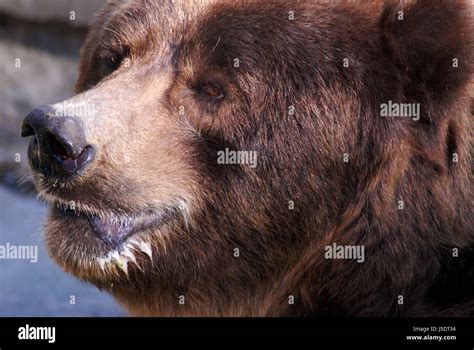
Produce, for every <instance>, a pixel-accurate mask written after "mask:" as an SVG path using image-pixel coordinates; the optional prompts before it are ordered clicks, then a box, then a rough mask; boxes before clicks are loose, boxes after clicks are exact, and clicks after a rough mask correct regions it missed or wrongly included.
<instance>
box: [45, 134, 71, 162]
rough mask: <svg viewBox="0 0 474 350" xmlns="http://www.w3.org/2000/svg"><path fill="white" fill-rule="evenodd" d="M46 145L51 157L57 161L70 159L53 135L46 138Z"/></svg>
mask: <svg viewBox="0 0 474 350" xmlns="http://www.w3.org/2000/svg"><path fill="white" fill-rule="evenodd" d="M46 143H47V145H48V147H49V150H50V152H51V153H52V155H53V156H55V157H56V158H57V159H58V160H59V161H61V162H62V161H65V160H68V159H71V158H72V157H71V156H70V154H69V153H68V151H67V150H66V148H65V147H64V145H63V144H62V143H61V142H60V141H59V140H58V139H57V138H56V137H55V136H54V135H53V134H49V135H48V136H47V139H46Z"/></svg>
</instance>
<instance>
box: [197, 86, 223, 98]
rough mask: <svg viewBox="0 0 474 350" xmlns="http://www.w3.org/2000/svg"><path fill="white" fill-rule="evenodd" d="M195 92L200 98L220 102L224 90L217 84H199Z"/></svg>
mask: <svg viewBox="0 0 474 350" xmlns="http://www.w3.org/2000/svg"><path fill="white" fill-rule="evenodd" d="M197 90H198V92H199V94H200V95H201V96H204V97H206V98H209V99H212V100H221V99H222V98H223V97H224V95H225V91H224V88H223V87H222V86H221V85H219V84H217V83H204V84H201V85H199V86H198V88H197Z"/></svg>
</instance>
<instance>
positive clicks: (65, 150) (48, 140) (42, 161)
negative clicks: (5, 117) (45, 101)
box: [21, 106, 94, 177]
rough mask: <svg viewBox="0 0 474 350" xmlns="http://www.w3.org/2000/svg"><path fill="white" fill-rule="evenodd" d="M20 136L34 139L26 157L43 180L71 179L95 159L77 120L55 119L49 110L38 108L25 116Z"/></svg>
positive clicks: (53, 110) (59, 117) (52, 109)
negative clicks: (46, 177)
mask: <svg viewBox="0 0 474 350" xmlns="http://www.w3.org/2000/svg"><path fill="white" fill-rule="evenodd" d="M21 136H23V137H27V136H34V138H33V139H32V140H31V142H30V145H29V147H28V157H29V159H30V163H31V165H32V167H33V169H34V170H36V171H38V172H40V173H42V174H43V175H45V176H58V177H61V176H68V175H74V174H76V173H79V172H80V171H81V170H83V169H85V167H86V166H87V165H88V164H89V163H90V162H91V161H92V160H93V158H94V149H93V147H92V146H90V145H88V143H87V141H86V138H85V134H84V128H83V127H82V124H81V122H80V120H78V119H77V118H75V117H72V116H59V115H56V111H55V109H54V108H53V107H51V106H42V107H38V108H36V109H34V110H33V111H32V112H31V113H30V114H28V115H27V116H26V118H25V120H24V121H23V125H22V127H21Z"/></svg>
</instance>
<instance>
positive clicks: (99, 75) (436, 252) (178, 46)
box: [22, 0, 474, 316]
mask: <svg viewBox="0 0 474 350" xmlns="http://www.w3.org/2000/svg"><path fill="white" fill-rule="evenodd" d="M472 23H473V21H472V9H471V7H470V4H469V2H468V1H461V0H452V1H451V0H449V1H448V0H436V1H435V0H425V1H422V0H419V1H406V2H405V1H400V2H399V1H386V2H383V1H369V2H357V1H308V2H301V1H298V2H288V1H285V2H274V1H265V0H259V1H245V2H236V1H220V0H219V1H209V2H208V1H184V0H183V1H173V2H167V1H164V2H162V1H152V0H130V1H109V3H108V4H107V5H106V7H105V8H104V9H103V10H102V11H101V12H100V13H99V14H98V15H97V16H96V17H95V19H94V21H93V23H92V26H91V28H90V31H89V34H88V37H87V40H86V42H85V44H84V47H83V49H82V52H81V62H80V74H79V78H78V81H77V85H76V89H77V95H76V96H74V97H72V98H71V99H69V100H67V101H65V102H62V103H59V104H56V105H53V106H50V105H48V106H42V107H38V108H37V109H35V110H34V111H32V112H31V113H30V114H29V115H28V116H27V117H26V118H25V121H24V124H23V126H22V134H23V136H34V137H33V139H32V141H31V144H30V146H29V158H30V163H31V166H32V169H33V173H34V176H35V181H36V186H37V188H38V191H39V194H40V196H41V197H42V198H43V199H44V200H45V201H47V202H48V203H50V204H51V209H50V213H49V217H48V221H47V224H46V228H45V237H46V244H47V247H48V249H49V253H50V255H51V257H52V258H53V259H54V260H55V261H56V263H58V264H59V265H60V266H62V267H63V268H64V269H65V270H66V271H67V272H69V273H71V274H73V275H75V276H77V277H78V278H80V279H82V280H84V281H88V282H91V283H93V284H94V285H96V286H97V287H98V288H100V289H103V290H106V291H108V292H110V293H111V294H112V295H113V296H114V297H115V298H116V299H117V300H118V301H119V302H120V303H121V304H123V305H124V306H125V308H126V309H127V310H128V311H129V312H130V314H131V315H149V316H152V315H171V316H181V315H183V316H186V315H192V316H310V315H311V316H413V315H417V316H428V315H473V314H474V287H473V286H474V283H473V281H474V265H473V262H474V254H473V247H474V245H473V244H474V231H473V227H474V225H473V224H474V223H473V220H474V215H473V209H472V198H473V197H472V195H473V191H472V185H471V183H472V182H471V181H472V150H473V149H472V145H473V140H472V130H473V128H472V127H473V124H472V123H473V122H472V118H471V116H470V114H469V102H470V101H469V83H470V82H471V81H472V71H473V69H472V68H473V67H472V60H473V47H474V46H473V38H472V33H473V30H472V29H473V28H472Z"/></svg>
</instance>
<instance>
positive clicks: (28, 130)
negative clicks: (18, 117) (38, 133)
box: [21, 123, 35, 137]
mask: <svg viewBox="0 0 474 350" xmlns="http://www.w3.org/2000/svg"><path fill="white" fill-rule="evenodd" d="M34 135H35V130H34V129H33V127H32V126H31V125H30V124H28V123H23V125H22V126H21V137H28V136H34Z"/></svg>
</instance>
